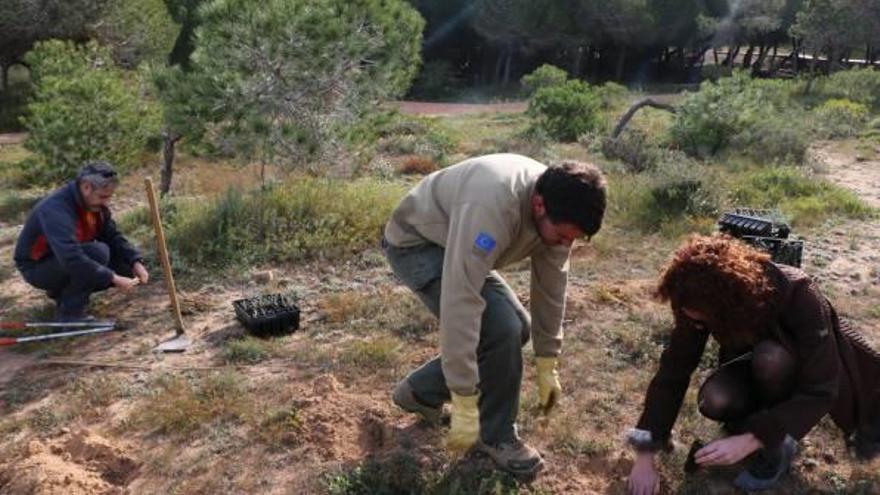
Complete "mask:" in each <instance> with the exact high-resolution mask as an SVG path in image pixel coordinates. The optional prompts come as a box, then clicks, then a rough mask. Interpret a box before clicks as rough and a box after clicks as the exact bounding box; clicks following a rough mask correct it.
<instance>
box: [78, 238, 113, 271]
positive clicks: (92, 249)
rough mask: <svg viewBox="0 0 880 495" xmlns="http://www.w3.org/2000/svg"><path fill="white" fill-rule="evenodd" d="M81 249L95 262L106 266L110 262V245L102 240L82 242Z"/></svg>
mask: <svg viewBox="0 0 880 495" xmlns="http://www.w3.org/2000/svg"><path fill="white" fill-rule="evenodd" d="M82 250H83V252H84V253H86V256H88V257H89V258H91V259H92V260H94V261H95V262H96V263H98V264H101V265H104V266H107V265H109V264H110V246H108V245H106V244H104V243H103V242H98V241H92V242H86V243H84V244H82Z"/></svg>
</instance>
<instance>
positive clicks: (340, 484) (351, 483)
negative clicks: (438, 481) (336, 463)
mask: <svg viewBox="0 0 880 495" xmlns="http://www.w3.org/2000/svg"><path fill="white" fill-rule="evenodd" d="M428 487H429V481H428V479H427V476H426V475H425V473H424V468H423V466H422V465H421V463H420V462H419V461H418V459H416V458H415V457H413V456H412V454H410V453H408V452H398V453H395V454H394V455H392V456H391V457H389V458H388V459H381V460H380V459H369V460H367V461H366V462H364V463H363V464H361V465H360V466H357V467H355V468H354V469H352V470H350V471H346V472H342V473H339V474H336V475H333V476H330V477H329V478H328V479H327V488H328V490H329V492H330V495H420V494H425V493H429V490H428Z"/></svg>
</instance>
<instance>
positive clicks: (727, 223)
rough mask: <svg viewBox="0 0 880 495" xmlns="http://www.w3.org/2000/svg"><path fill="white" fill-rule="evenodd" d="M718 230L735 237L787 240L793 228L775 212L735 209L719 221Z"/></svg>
mask: <svg viewBox="0 0 880 495" xmlns="http://www.w3.org/2000/svg"><path fill="white" fill-rule="evenodd" d="M718 230H720V231H721V232H726V233H728V234H730V235H732V236H734V237H744V236H754V237H775V238H776V239H786V238H788V234H790V233H791V228H790V227H789V226H788V224H787V223H785V221H784V220H783V219H782V215H780V214H779V213H778V212H776V211H773V210H756V209H752V208H734V209H733V210H732V211H728V212H726V213H724V214H723V215H722V216H721V219H719V220H718Z"/></svg>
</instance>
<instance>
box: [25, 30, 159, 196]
mask: <svg viewBox="0 0 880 495" xmlns="http://www.w3.org/2000/svg"><path fill="white" fill-rule="evenodd" d="M26 61H27V62H28V63H29V64H30V65H31V67H32V69H33V77H34V92H33V98H32V99H31V101H30V103H29V105H28V108H27V112H28V114H27V115H26V116H25V117H24V118H23V119H22V122H23V123H24V125H25V127H26V128H27V130H28V132H29V135H28V138H27V140H26V141H25V147H26V148H27V149H29V150H31V151H33V152H34V153H36V154H37V155H38V156H39V166H38V167H36V168H35V169H32V170H30V173H31V174H32V176H33V180H35V181H38V182H42V183H52V182H59V181H62V180H65V179H69V178H70V177H71V175H73V172H74V171H75V170H76V169H77V168H78V167H80V166H81V165H82V164H83V162H86V161H89V160H95V159H106V160H110V161H111V162H113V163H114V164H116V165H117V166H118V167H119V168H120V169H122V170H125V169H127V168H131V167H132V166H133V165H135V162H136V159H137V158H138V155H139V153H140V152H141V151H142V150H143V149H144V147H145V145H146V143H147V141H148V139H149V138H150V137H151V136H153V135H155V134H157V133H158V131H159V122H160V120H159V119H160V117H159V113H158V111H157V107H155V106H154V105H152V104H149V103H148V102H145V101H142V100H141V99H139V97H138V91H136V90H135V88H132V84H131V83H130V82H129V81H126V79H125V76H124V74H123V73H122V72H121V71H119V70H117V69H115V68H113V66H112V59H111V56H110V53H109V50H108V49H106V48H102V47H99V46H98V45H97V44H95V43H89V44H87V45H84V46H78V45H75V44H74V43H73V42H64V41H57V40H52V41H45V42H41V43H38V44H37V45H36V47H35V48H34V49H33V50H32V51H31V52H30V53H28V55H27V56H26Z"/></svg>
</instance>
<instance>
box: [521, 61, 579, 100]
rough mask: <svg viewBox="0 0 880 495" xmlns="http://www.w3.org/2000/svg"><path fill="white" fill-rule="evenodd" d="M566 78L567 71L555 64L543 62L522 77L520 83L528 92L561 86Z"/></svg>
mask: <svg viewBox="0 0 880 495" xmlns="http://www.w3.org/2000/svg"><path fill="white" fill-rule="evenodd" d="M567 80H568V72H566V71H565V70H563V69H560V68H559V67H556V66H555V65H550V64H544V65H542V66H540V67H538V68H537V69H535V70H534V71H532V73H530V74H526V75H525V76H523V78H522V81H521V82H522V85H523V87H525V88H526V91H528V92H529V94H534V93H535V92H536V91H538V90H539V89H541V88H550V87H553V86H562V85H563V84H565V81H567Z"/></svg>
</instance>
